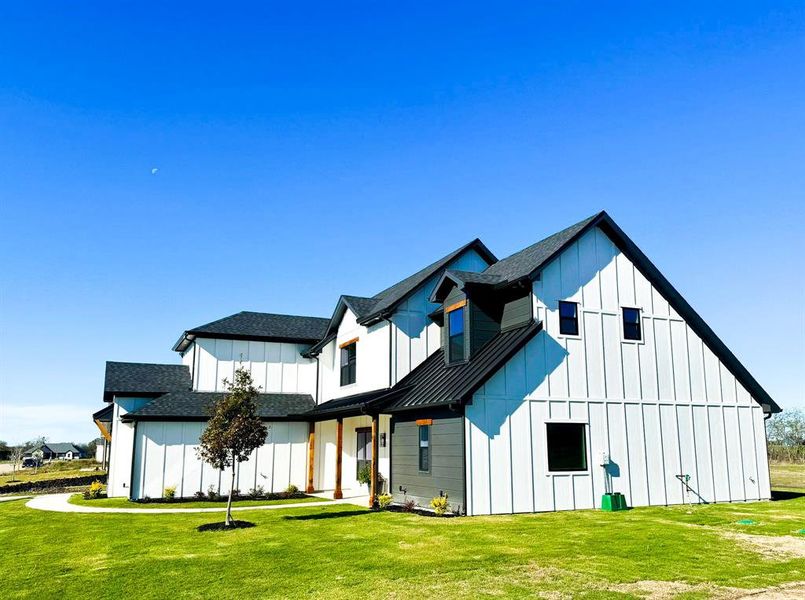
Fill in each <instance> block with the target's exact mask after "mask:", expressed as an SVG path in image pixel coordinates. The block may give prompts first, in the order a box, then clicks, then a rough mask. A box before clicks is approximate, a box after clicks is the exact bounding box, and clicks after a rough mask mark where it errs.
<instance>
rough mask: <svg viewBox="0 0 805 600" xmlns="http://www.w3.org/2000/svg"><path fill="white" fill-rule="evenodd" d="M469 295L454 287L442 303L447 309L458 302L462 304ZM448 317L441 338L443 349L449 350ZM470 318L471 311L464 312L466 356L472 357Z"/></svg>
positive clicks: (445, 319) (445, 318)
mask: <svg viewBox="0 0 805 600" xmlns="http://www.w3.org/2000/svg"><path fill="white" fill-rule="evenodd" d="M466 299H467V295H466V294H465V293H464V292H462V291H461V290H460V289H458V287H454V288H453V289H452V290H450V293H449V294H447V297H446V298H445V299H444V302H443V303H442V304H443V306H444V307H445V308H447V307H448V306H450V305H451V304H455V303H456V302H461V301H462V300H466ZM447 320H448V319H447V315H445V317H444V324H443V325H442V330H441V337H442V348H447ZM469 334H470V317H469V311H468V310H466V309H465V310H464V356H469V355H470V347H471V346H470V335H469ZM445 360H448V357H447V354H446V353H445Z"/></svg>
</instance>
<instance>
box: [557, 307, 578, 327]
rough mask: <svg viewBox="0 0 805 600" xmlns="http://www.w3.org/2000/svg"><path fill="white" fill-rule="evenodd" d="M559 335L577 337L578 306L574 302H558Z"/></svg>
mask: <svg viewBox="0 0 805 600" xmlns="http://www.w3.org/2000/svg"><path fill="white" fill-rule="evenodd" d="M559 333H561V334H562V335H579V305H578V304H577V303H576V302H563V301H561V300H560V301H559Z"/></svg>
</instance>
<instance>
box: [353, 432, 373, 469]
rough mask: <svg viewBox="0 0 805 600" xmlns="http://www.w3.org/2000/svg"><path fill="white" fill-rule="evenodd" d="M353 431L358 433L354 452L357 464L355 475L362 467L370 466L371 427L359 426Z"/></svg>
mask: <svg viewBox="0 0 805 600" xmlns="http://www.w3.org/2000/svg"><path fill="white" fill-rule="evenodd" d="M355 432H356V433H357V434H358V443H357V445H356V448H357V452H356V453H355V456H356V457H357V458H358V465H357V468H356V470H355V473H356V475H357V474H358V473H360V472H361V469H363V468H364V467H369V468H370V469H371V468H372V428H371V427H360V428H358V429H356V430H355Z"/></svg>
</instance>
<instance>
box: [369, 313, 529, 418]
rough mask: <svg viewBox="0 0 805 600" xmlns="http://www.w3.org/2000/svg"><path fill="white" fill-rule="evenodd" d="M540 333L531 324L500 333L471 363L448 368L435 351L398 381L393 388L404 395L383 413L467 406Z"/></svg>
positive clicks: (439, 354) (391, 403) (440, 351)
mask: <svg viewBox="0 0 805 600" xmlns="http://www.w3.org/2000/svg"><path fill="white" fill-rule="evenodd" d="M540 329H542V324H541V323H539V322H534V321H532V322H531V323H529V324H528V325H526V326H524V327H520V328H517V329H511V330H509V331H504V332H502V333H499V334H497V335H496V336H495V337H494V338H492V339H491V340H490V341H489V342H487V344H486V345H484V346H483V347H482V348H481V349H480V350H479V351H478V353H477V354H476V355H475V356H473V357H472V358H471V359H470V360H468V361H467V362H465V363H461V364H458V365H447V364H446V363H445V361H444V352H443V350H441V349H440V350H437V351H436V352H434V353H433V354H431V355H430V356H429V357H428V358H427V359H426V360H425V362H423V363H422V364H421V365H419V366H418V367H417V368H416V369H414V370H413V371H411V372H410V373H409V374H408V375H406V376H405V377H404V378H403V379H401V380H400V382H399V383H398V384H397V385H396V386H395V388H396V387H400V388H405V391H404V393H403V394H401V395H400V396H399V397H397V398H396V399H394V400H392V401H391V402H390V403H388V404H386V405H385V406H384V408H383V410H384V411H388V412H396V411H400V410H406V409H411V408H420V407H423V406H441V405H446V404H452V403H463V402H466V401H467V400H468V399H469V397H470V396H471V395H472V394H473V393H474V392H475V391H476V390H477V389H478V388H479V387H481V386H482V385H483V384H484V382H485V381H486V380H487V379H489V377H491V376H492V375H493V374H494V373H495V372H496V371H497V370H498V369H500V368H501V367H502V366H503V365H504V364H505V363H506V362H507V361H508V360H509V359H510V358H511V357H512V356H514V354H515V353H516V352H517V351H518V350H520V348H522V347H523V346H524V345H525V343H526V342H527V341H528V340H530V339H531V338H533V337H534V336H535V335H536V334H537V333H538V332H539V331H540Z"/></svg>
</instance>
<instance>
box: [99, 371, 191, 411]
mask: <svg viewBox="0 0 805 600" xmlns="http://www.w3.org/2000/svg"><path fill="white" fill-rule="evenodd" d="M191 387H192V380H191V377H190V369H188V368H187V367H186V366H185V365H159V364H152V363H126V362H113V361H107V362H106V377H105V380H104V385H103V399H104V401H105V402H111V400H112V396H114V395H125V394H131V395H134V396H148V395H155V396H156V395H159V394H164V393H165V392H171V391H178V390H189V389H190V388H191Z"/></svg>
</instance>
